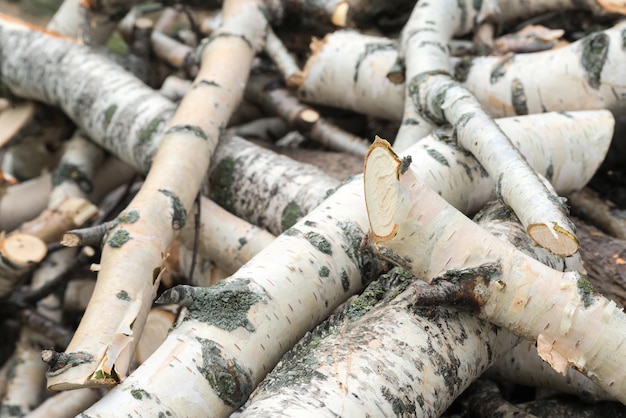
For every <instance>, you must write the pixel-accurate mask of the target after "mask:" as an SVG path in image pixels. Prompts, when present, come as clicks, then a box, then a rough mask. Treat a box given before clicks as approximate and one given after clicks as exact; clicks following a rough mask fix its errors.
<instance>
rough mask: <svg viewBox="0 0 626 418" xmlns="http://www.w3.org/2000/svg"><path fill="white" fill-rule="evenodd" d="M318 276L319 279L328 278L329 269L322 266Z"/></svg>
mask: <svg viewBox="0 0 626 418" xmlns="http://www.w3.org/2000/svg"><path fill="white" fill-rule="evenodd" d="M318 274H319V275H320V277H328V276H329V275H330V269H329V268H328V267H326V266H322V267H320V269H319V272H318Z"/></svg>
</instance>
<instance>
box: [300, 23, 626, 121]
mask: <svg viewBox="0 0 626 418" xmlns="http://www.w3.org/2000/svg"><path fill="white" fill-rule="evenodd" d="M622 30H623V29H622V28H621V27H620V26H617V27H615V28H611V29H608V30H605V31H601V32H595V33H593V34H590V35H587V36H586V37H584V38H582V39H581V40H579V41H577V42H574V43H572V44H570V45H568V46H565V47H562V48H558V49H554V50H550V51H544V52H537V53H528V54H509V55H506V56H503V57H476V58H474V59H472V60H469V61H468V60H458V59H452V60H451V65H452V66H453V72H454V76H455V78H456V79H457V80H459V81H460V82H461V83H462V85H463V86H464V87H465V88H467V89H468V90H469V91H471V92H472V94H474V95H475V96H476V98H477V99H478V101H479V102H480V103H481V105H482V106H483V108H484V109H485V110H486V111H488V112H489V113H490V114H492V115H495V116H499V117H502V116H510V115H514V114H518V112H519V113H521V114H533V113H541V112H545V111H569V110H586V109H598V108H603V109H610V110H613V111H618V112H621V111H623V110H624V108H626V100H625V99H624V97H625V96H626V93H625V87H624V83H623V81H621V80H620V76H621V72H620V69H621V68H623V67H624V65H626V63H625V61H624V54H623V50H622V49H621V45H622ZM596 43H597V44H598V48H592V47H591V45H592V44H596ZM397 54H398V52H397V46H396V44H395V41H393V40H391V39H388V38H383V37H374V36H367V35H363V34H359V33H356V32H352V31H337V32H333V33H332V34H329V35H327V36H326V37H325V38H324V39H323V40H322V41H319V42H314V43H313V44H312V55H311V56H310V58H309V59H308V61H307V64H306V66H305V69H304V77H303V83H302V85H301V86H300V90H299V92H300V95H301V96H302V97H303V98H305V99H306V100H307V101H309V102H312V103H318V104H324V105H331V106H335V107H339V108H343V109H349V110H353V111H356V112H359V113H364V114H367V115H373V116H378V117H383V118H386V119H389V120H400V119H401V118H402V114H403V109H404V107H403V106H404V100H405V99H404V88H403V87H404V86H403V85H402V84H393V83H391V82H390V81H389V80H388V79H387V78H386V74H387V70H388V69H389V68H390V67H392V66H393V64H394V63H395V62H396V60H397ZM593 62H596V63H597V64H598V65H592V63H593ZM600 63H602V65H599V64H600ZM537 68H546V69H547V70H546V71H541V72H538V71H537ZM374 80H375V81H374ZM591 83H593V85H594V86H596V87H593V86H592V84H591ZM339 86H341V87H342V88H338V87H339ZM514 87H515V88H514ZM522 92H523V94H520V93H522ZM514 93H515V94H514Z"/></svg>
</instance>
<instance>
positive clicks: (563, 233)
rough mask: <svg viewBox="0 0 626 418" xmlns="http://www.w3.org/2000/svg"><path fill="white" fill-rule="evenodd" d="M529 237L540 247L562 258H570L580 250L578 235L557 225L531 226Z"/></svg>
mask: <svg viewBox="0 0 626 418" xmlns="http://www.w3.org/2000/svg"><path fill="white" fill-rule="evenodd" d="M528 235H530V237H531V238H532V239H533V240H534V241H535V242H536V243H537V244H538V245H539V246H541V247H543V248H545V249H547V250H549V251H550V252H552V253H553V254H556V255H559V256H561V257H569V256H571V255H573V254H575V253H576V251H578V249H579V248H580V243H579V242H578V239H577V238H576V235H574V234H573V233H571V232H570V231H568V230H567V229H564V228H561V227H560V226H559V225H556V224H552V225H548V224H533V225H529V226H528Z"/></svg>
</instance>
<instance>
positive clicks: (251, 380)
mask: <svg viewBox="0 0 626 418" xmlns="http://www.w3.org/2000/svg"><path fill="white" fill-rule="evenodd" d="M603 113H604V114H605V115H606V113H607V112H603ZM538 117H542V116H538ZM563 119H568V118H563ZM609 120H610V119H609ZM602 123H606V121H603V122H602ZM512 126H516V125H515V124H514V125H512ZM514 129H516V128H514ZM517 131H521V130H520V129H517ZM566 137H568V136H566ZM605 140H606V141H608V139H605ZM442 146H444V147H445V144H442ZM559 149H561V148H560V147H559ZM423 152H424V153H425V154H426V155H428V151H427V150H425V151H423ZM548 152H549V151H547V150H546V149H543V150H542V151H541V153H542V154H543V156H544V158H545V154H547V153H548ZM559 152H560V151H559ZM544 153H545V154H544ZM460 154H461V153H460ZM465 157H466V158H471V156H469V155H467V154H465ZM429 158H430V157H429ZM562 162H564V161H557V160H555V165H554V167H553V169H554V175H555V177H556V178H558V177H559V176H560V174H559V173H560V170H561V167H560V166H559V164H560V163H562ZM440 165H441V166H442V167H443V168H442V171H439V172H437V173H435V174H434V176H432V175H430V176H429V172H431V170H430V169H429V168H428V166H426V165H424V166H423V167H424V168H423V170H424V171H423V172H422V174H423V175H424V176H425V177H426V178H430V179H431V181H433V183H434V184H436V182H446V181H447V178H448V177H449V178H457V177H458V178H463V176H467V172H466V168H468V166H467V164H465V163H458V164H455V163H454V161H452V160H451V161H450V163H449V164H448V165H444V164H440ZM245 167H247V166H245V165H244V166H242V170H240V171H237V175H241V176H244V177H245V176H247V175H246V174H245V170H243V168H245ZM476 167H478V166H476ZM446 170H449V171H447V172H446ZM472 170H473V169H472ZM472 170H470V171H472ZM475 170H479V169H478V168H475ZM476 172H479V171H476ZM472 178H473V179H474V181H476V184H480V178H481V176H480V175H477V176H472ZM469 184H473V183H471V182H470V183H469ZM580 186H582V184H581V185H580ZM580 186H579V187H580ZM269 189H271V187H270V188H269ZM491 189H493V188H492V187H491ZM362 190H363V189H362V183H361V180H360V179H353V180H352V181H351V182H349V183H347V184H345V185H344V186H343V187H341V188H340V189H338V190H337V191H336V192H335V193H334V194H332V195H331V196H330V197H329V198H328V199H327V200H326V201H325V202H324V203H323V204H322V205H320V206H319V207H318V209H316V210H315V211H313V212H312V213H311V214H309V215H307V216H306V217H304V218H303V219H302V220H300V221H299V223H297V224H296V225H295V226H294V227H293V228H292V229H289V230H287V231H286V233H284V234H282V235H281V236H280V237H279V238H277V239H276V240H275V241H274V242H273V243H272V244H271V245H269V246H268V247H267V248H266V249H264V250H263V251H262V252H261V253H260V254H259V255H258V256H257V257H255V258H253V259H252V260H251V261H250V262H249V263H247V264H246V265H244V266H243V267H242V269H240V270H239V271H238V272H237V273H236V274H235V275H234V276H232V277H231V278H229V279H227V280H225V281H223V282H221V283H219V284H217V285H216V286H214V287H211V288H206V289H202V288H183V289H184V291H183V290H180V289H179V290H174V291H171V292H170V297H169V298H165V300H164V302H173V301H175V300H177V299H179V303H181V304H183V305H190V306H189V308H190V310H189V312H188V313H187V314H186V315H185V317H184V319H183V320H182V321H181V322H180V323H179V324H178V326H177V327H176V328H175V329H174V330H173V331H172V332H171V333H170V334H169V336H168V338H167V339H166V341H165V342H164V344H163V345H161V346H160V347H159V349H157V351H156V352H155V353H154V354H153V356H152V357H150V358H149V359H148V360H147V361H146V362H145V363H144V364H143V365H142V366H140V367H139V368H138V369H137V370H136V371H135V372H133V373H132V374H131V375H130V376H129V377H128V378H127V379H126V380H125V381H124V382H122V383H121V385H119V386H118V387H117V388H115V389H113V391H111V393H109V394H108V395H107V396H106V397H104V398H103V399H102V400H101V401H100V402H98V403H96V404H95V405H94V406H93V407H92V408H90V409H89V410H87V411H86V412H85V414H86V416H93V417H95V416H106V414H107V411H111V410H113V409H115V410H116V412H118V413H120V414H123V413H124V411H140V412H139V414H144V416H152V415H155V414H158V412H163V413H166V412H170V413H172V414H180V415H189V416H192V415H195V414H206V413H207V412H206V411H207V410H209V411H210V412H209V413H210V414H212V416H225V415H227V414H228V413H230V412H231V411H232V410H233V409H235V408H236V407H238V406H240V405H241V404H242V403H243V402H244V401H245V400H246V398H247V397H248V395H249V394H250V392H251V391H252V389H253V387H254V386H256V384H257V383H258V382H259V381H260V380H261V379H262V378H263V376H264V375H265V374H266V373H267V372H269V370H270V369H271V368H272V367H274V365H275V364H276V362H277V361H278V360H279V359H280V357H281V356H282V355H283V354H284V352H285V351H286V350H288V349H289V348H290V347H291V346H292V345H293V344H294V343H295V342H296V341H297V340H298V339H299V338H300V337H301V336H302V335H303V334H304V333H305V332H306V331H309V330H310V329H312V327H313V326H314V325H315V324H317V323H318V322H319V321H321V320H322V319H324V318H325V317H326V316H328V315H329V314H330V313H331V312H332V311H333V309H334V308H335V307H336V306H338V305H339V304H340V303H342V302H343V301H344V300H345V299H347V297H349V296H350V295H352V294H354V293H355V292H359V291H360V290H361V289H362V288H363V285H364V283H366V282H367V281H368V280H369V279H370V278H371V277H372V275H373V274H375V273H376V271H377V268H376V267H375V266H376V260H375V259H372V258H370V257H369V255H368V254H367V253H361V252H359V251H358V248H359V246H360V245H361V238H362V234H363V233H364V232H365V229H364V224H363V221H364V219H363V217H364V216H365V214H364V212H363V211H364V210H365V208H364V207H363V206H361V205H362V202H363V194H362V193H363V192H362ZM263 193H265V192H263ZM444 196H445V197H446V198H451V196H446V195H445V194H444ZM484 203H485V202H483V203H482V204H484ZM329 253H331V254H329ZM308 254H311V257H309V256H307V255H308ZM312 278H314V279H312ZM194 289H195V290H194ZM179 292H180V293H179ZM187 292H190V293H191V295H190V294H187ZM193 293H196V295H195V296H193ZM176 295H178V296H176ZM201 295H205V296H201ZM235 298H237V299H236V300H239V301H240V302H239V303H237V304H234V303H233V306H230V307H229V308H228V309H226V308H225V307H224V305H225V304H228V303H231V302H230V301H234V300H235ZM194 300H195V302H194ZM220 301H222V302H220ZM208 311H210V312H213V313H217V312H220V313H219V314H217V315H215V316H213V315H205V314H203V313H202V312H208ZM164 365H167V366H166V367H164ZM183 388H184V389H183ZM120 405H124V406H123V408H124V409H120ZM112 408H113V409H112Z"/></svg>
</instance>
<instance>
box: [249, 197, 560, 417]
mask: <svg viewBox="0 0 626 418" xmlns="http://www.w3.org/2000/svg"><path fill="white" fill-rule="evenodd" d="M513 218H514V216H511V213H510V211H508V210H507V209H505V207H504V206H503V205H502V204H501V203H498V204H492V205H490V206H489V208H488V209H486V210H484V211H481V221H480V222H481V224H482V225H483V227H485V228H486V229H487V230H489V231H490V232H495V233H497V234H498V235H497V236H498V237H499V238H500V239H501V240H502V241H505V242H507V241H509V242H511V243H513V242H514V243H515V244H516V246H517V247H518V248H521V249H522V251H524V252H526V253H528V254H529V255H531V256H533V257H535V258H537V259H540V260H542V262H544V263H549V265H551V266H554V267H556V268H559V267H560V268H562V267H563V261H562V259H561V257H556V256H554V255H551V254H549V253H547V252H546V251H544V250H542V249H541V248H539V247H536V246H534V245H533V243H532V241H531V240H530V239H529V237H528V236H527V235H526V233H525V231H524V229H523V228H521V226H520V225H519V222H518V221H517V220H516V219H513ZM459 250H460V251H462V249H459ZM448 251H457V250H456V249H452V248H451V249H449V250H448ZM415 280H417V279H416V278H415V277H412V275H411V274H410V273H408V272H406V271H402V270H392V272H390V273H388V274H385V275H383V276H382V277H381V278H380V279H379V280H378V281H376V282H373V283H372V284H370V286H369V287H368V288H367V289H366V290H365V291H364V292H363V293H362V294H361V296H359V298H358V299H357V300H355V301H354V302H352V303H351V304H350V305H349V306H348V307H347V308H346V309H345V310H344V311H343V312H342V313H340V314H339V315H337V316H335V317H333V318H331V319H329V320H327V321H326V322H325V323H323V324H321V325H320V326H319V327H317V328H316V329H315V330H313V332H312V333H311V334H308V335H307V336H306V337H305V338H304V339H303V341H301V342H300V343H299V344H298V345H297V346H296V347H295V348H294V349H293V350H292V351H291V352H290V353H288V354H287V355H285V356H284V357H283V359H282V360H281V362H280V363H279V365H278V366H277V367H276V368H275V369H274V370H273V371H272V372H271V373H270V374H269V375H268V376H267V377H266V379H265V380H264V381H263V382H262V383H261V385H260V386H259V387H258V388H257V389H256V391H255V392H254V393H253V394H252V396H251V398H250V401H249V403H248V404H247V405H246V407H245V409H244V411H243V413H242V414H241V415H240V417H242V418H243V417H278V416H284V417H288V416H298V415H300V414H307V413H311V412H312V411H315V414H316V416H319V417H336V416H342V417H343V416H351V417H357V416H394V415H395V416H406V417H411V416H420V417H422V416H424V417H427V416H428V417H431V416H432V417H436V416H439V415H440V414H441V413H443V412H444V411H445V410H446V409H447V408H448V407H449V406H450V404H451V403H452V401H454V399H455V398H456V397H457V396H459V395H460V394H461V392H462V391H463V390H464V389H465V388H466V387H467V386H468V385H469V384H470V383H471V382H472V381H473V380H474V379H476V378H477V377H478V376H480V375H481V374H482V372H483V371H484V370H485V369H486V368H487V367H488V366H489V365H490V364H491V363H492V362H493V361H496V360H497V359H498V358H499V357H501V356H503V355H504V354H505V353H506V352H507V351H509V350H510V349H511V348H512V347H513V346H514V345H515V344H516V343H517V342H518V338H517V337H515V336H514V335H513V334H511V333H509V332H508V331H507V330H503V329H500V328H498V327H494V326H492V325H490V324H488V323H486V322H483V321H482V320H480V319H478V318H476V317H475V316H473V315H471V314H470V313H468V312H455V311H452V310H450V309H446V308H432V307H421V308H420V307H415V306H414V304H413V300H414V299H415V297H416V295H417V293H418V292H417V288H418V286H421V284H420V283H416V282H415ZM563 380H564V379H563Z"/></svg>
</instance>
